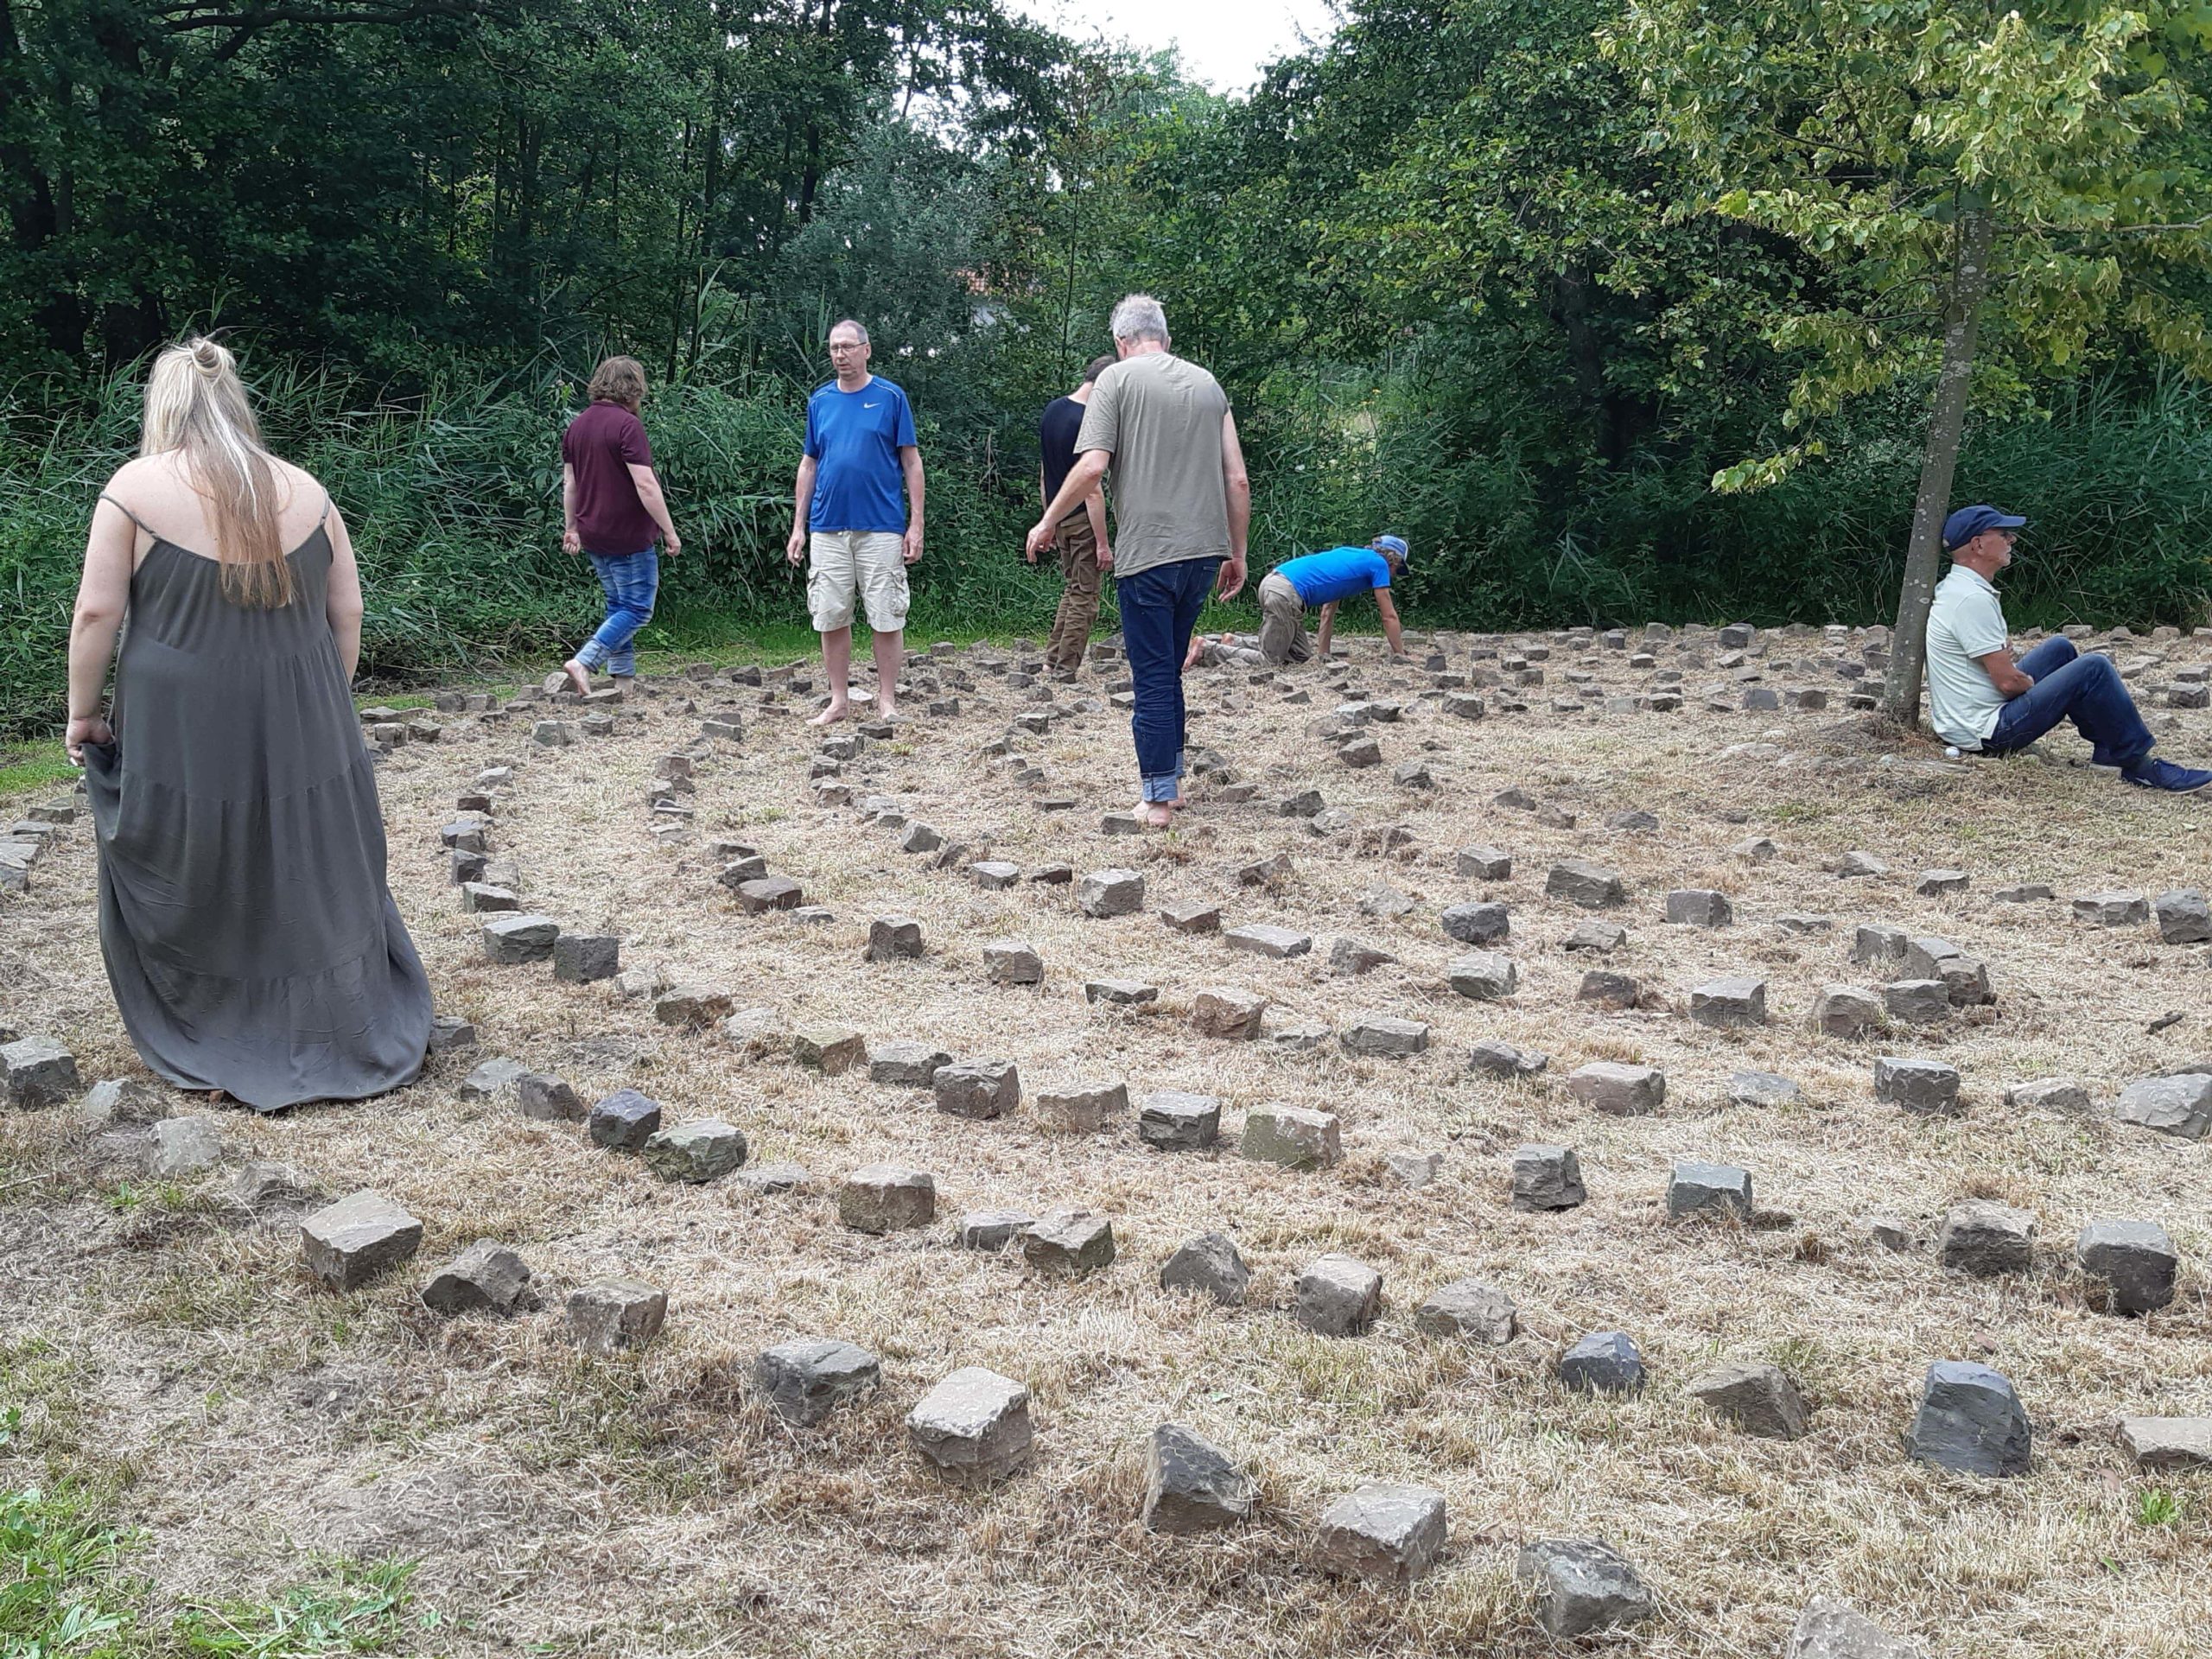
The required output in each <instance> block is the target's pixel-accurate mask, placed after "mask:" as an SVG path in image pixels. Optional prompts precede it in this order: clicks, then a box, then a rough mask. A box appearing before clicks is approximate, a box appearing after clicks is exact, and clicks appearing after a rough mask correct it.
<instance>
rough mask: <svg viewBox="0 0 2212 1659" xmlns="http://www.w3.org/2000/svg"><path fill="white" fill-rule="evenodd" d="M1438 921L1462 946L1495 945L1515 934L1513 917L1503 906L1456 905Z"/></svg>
mask: <svg viewBox="0 0 2212 1659" xmlns="http://www.w3.org/2000/svg"><path fill="white" fill-rule="evenodd" d="M1437 920H1438V922H1439V923H1440V925H1442V927H1443V929H1444V931H1445V932H1446V934H1447V935H1448V936H1449V937H1451V938H1454V939H1457V940H1458V941H1459V943H1460V944H1496V943H1497V941H1498V940H1500V939H1503V938H1510V937H1511V935H1512V932H1513V918H1512V915H1511V913H1510V912H1508V911H1507V909H1506V907H1505V906H1503V905H1497V904H1478V905H1454V906H1452V908H1451V909H1449V910H1447V911H1446V912H1444V913H1443V914H1442V915H1441V916H1440V917H1438V918H1437Z"/></svg>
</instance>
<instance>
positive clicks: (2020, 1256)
mask: <svg viewBox="0 0 2212 1659" xmlns="http://www.w3.org/2000/svg"><path fill="white" fill-rule="evenodd" d="M2035 1240H2036V1218H2035V1217H2034V1216H2033V1215H2032V1214H2031V1213H2030V1212H2029V1211H2025V1210H2013V1209H2008V1208H2007V1207H2006V1206H2005V1205H2001V1204H1989V1203H1986V1202H1982V1201H1980V1200H1976V1201H1974V1202H1972V1203H1968V1204H1961V1205H1954V1206H1953V1207H1952V1208H1951V1209H1950V1210H1948V1211H1946V1212H1945V1213H1944V1216H1943V1228H1942V1233H1941V1234H1940V1235H1939V1236H1938V1237H1937V1241H1936V1251H1937V1254H1938V1255H1939V1256H1940V1257H1941V1259H1942V1263H1943V1265H1944V1266H1945V1267H1947V1268H1953V1269H1955V1271H1957V1272H1960V1273H1970V1274H1974V1275H1975V1276H1976V1277H1978V1278H1985V1279H1986V1278H1992V1277H1994V1276H1995V1275H1996V1274H2000V1273H2025V1272H2027V1271H2028V1269H2029V1268H2031V1267H2033V1266H2034V1265H2035Z"/></svg>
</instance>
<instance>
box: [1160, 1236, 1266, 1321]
mask: <svg viewBox="0 0 2212 1659" xmlns="http://www.w3.org/2000/svg"><path fill="white" fill-rule="evenodd" d="M1251 1283H1252V1270H1251V1269H1250V1268H1248V1267H1246V1266H1245V1265H1244V1258H1243V1255H1240V1254H1238V1252H1237V1249H1236V1243H1235V1241H1233V1240H1232V1239H1230V1237H1228V1236H1227V1235H1225V1234H1222V1233H1201V1234H1199V1235H1198V1236H1197V1237H1196V1238H1193V1239H1190V1240H1187V1241H1186V1242H1185V1243H1183V1244H1182V1245H1181V1246H1180V1247H1179V1248H1178V1249H1177V1250H1176V1252H1175V1254H1174V1255H1171V1256H1169V1257H1168V1258H1167V1262H1166V1265H1165V1266H1164V1267H1162V1268H1160V1288H1161V1289H1162V1290H1195V1291H1200V1292H1203V1293H1204V1294H1206V1295H1208V1296H1211V1297H1212V1298H1213V1299H1214V1300H1215V1301H1217V1302H1218V1303H1220V1304H1221V1306H1224V1307H1242V1306H1243V1305H1244V1298H1245V1294H1246V1292H1247V1291H1248V1290H1249V1288H1250V1287H1251Z"/></svg>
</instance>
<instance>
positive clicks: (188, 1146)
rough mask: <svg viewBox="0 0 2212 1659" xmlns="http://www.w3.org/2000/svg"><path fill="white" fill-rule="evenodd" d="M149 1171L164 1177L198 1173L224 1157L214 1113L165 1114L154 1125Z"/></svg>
mask: <svg viewBox="0 0 2212 1659" xmlns="http://www.w3.org/2000/svg"><path fill="white" fill-rule="evenodd" d="M153 1138H154V1144H153V1149H152V1152H151V1154H150V1155H149V1157H148V1159H147V1160H146V1167H147V1169H148V1171H149V1173H152V1174H154V1175H155V1176H157V1177H159V1178H162V1179H175V1178H176V1177H178V1176H180V1175H197V1174H199V1173H200V1172H201V1171H202V1170H207V1169H213V1167H214V1166H216V1165H217V1164H219V1163H221V1162H222V1161H223V1137H222V1134H221V1132H220V1131H219V1129H217V1128H216V1127H215V1120H214V1119H213V1118H212V1117H165V1118H163V1119H162V1121H161V1122H158V1123H156V1124H155V1125H154V1127H153Z"/></svg>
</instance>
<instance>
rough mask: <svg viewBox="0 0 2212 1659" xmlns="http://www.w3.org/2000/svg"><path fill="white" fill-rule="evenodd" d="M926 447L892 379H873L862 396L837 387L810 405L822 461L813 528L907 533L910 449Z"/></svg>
mask: <svg viewBox="0 0 2212 1659" xmlns="http://www.w3.org/2000/svg"><path fill="white" fill-rule="evenodd" d="M909 447H918V446H916V445H915V439H914V410H913V407H912V404H908V403H907V401H906V393H905V392H903V391H900V390H899V388H898V387H896V386H894V385H892V384H891V382H889V381H888V380H885V379H880V378H871V379H870V380H869V381H868V384H867V385H864V386H862V387H861V389H860V390H859V391H838V390H837V383H836V381H834V380H833V381H831V382H830V383H829V385H826V386H823V387H820V388H817V391H815V394H814V396H812V397H810V398H808V399H807V400H806V453H807V454H808V455H810V457H811V458H812V459H813V460H815V461H817V462H818V463H820V469H819V470H818V471H817V473H816V474H815V475H814V499H813V501H812V502H811V503H810V505H808V507H807V512H806V525H807V528H808V529H809V530H820V531H839V530H862V531H891V532H892V533H893V534H894V535H895V534H897V533H898V532H899V531H903V530H905V529H906V504H905V485H906V474H905V473H904V472H902V471H901V470H900V468H899V450H900V449H902V448H909Z"/></svg>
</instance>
